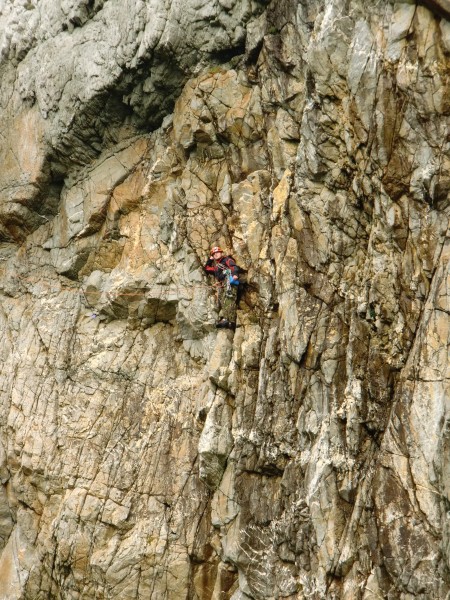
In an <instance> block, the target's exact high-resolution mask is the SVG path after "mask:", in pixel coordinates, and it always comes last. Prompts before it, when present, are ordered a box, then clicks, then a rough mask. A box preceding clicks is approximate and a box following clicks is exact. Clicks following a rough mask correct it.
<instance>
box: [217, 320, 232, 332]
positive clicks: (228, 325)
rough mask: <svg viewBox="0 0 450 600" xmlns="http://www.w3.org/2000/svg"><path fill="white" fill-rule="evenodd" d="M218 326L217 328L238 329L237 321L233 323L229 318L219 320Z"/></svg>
mask: <svg viewBox="0 0 450 600" xmlns="http://www.w3.org/2000/svg"><path fill="white" fill-rule="evenodd" d="M216 327H217V329H233V330H234V329H236V323H232V322H231V321H229V320H228V319H220V321H218V322H217V323H216Z"/></svg>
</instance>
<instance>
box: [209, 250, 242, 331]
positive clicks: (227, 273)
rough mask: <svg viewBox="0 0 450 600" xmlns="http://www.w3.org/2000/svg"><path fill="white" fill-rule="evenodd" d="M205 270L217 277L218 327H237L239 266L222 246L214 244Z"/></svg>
mask: <svg viewBox="0 0 450 600" xmlns="http://www.w3.org/2000/svg"><path fill="white" fill-rule="evenodd" d="M205 270H206V272H207V273H208V274H210V275H214V277H215V278H216V282H217V283H216V287H217V297H218V303H219V321H218V322H217V323H216V327H218V328H222V327H223V328H226V329H236V309H237V306H236V304H237V290H238V286H239V267H238V266H237V264H236V262H235V261H234V259H233V257H231V256H225V254H224V252H223V250H222V248H220V247H219V246H213V247H212V248H211V252H210V257H209V258H208V260H207V261H206V264H205Z"/></svg>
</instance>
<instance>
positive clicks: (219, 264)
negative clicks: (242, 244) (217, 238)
mask: <svg viewBox="0 0 450 600" xmlns="http://www.w3.org/2000/svg"><path fill="white" fill-rule="evenodd" d="M227 270H229V271H230V273H231V275H239V267H238V266H237V264H236V263H235V262H234V259H233V258H232V257H231V256H222V258H221V259H220V260H217V261H216V260H214V259H213V258H208V260H207V261H206V264H205V271H206V272H207V273H209V274H210V275H214V277H215V278H216V279H217V280H219V281H223V280H224V279H225V275H226V271H227Z"/></svg>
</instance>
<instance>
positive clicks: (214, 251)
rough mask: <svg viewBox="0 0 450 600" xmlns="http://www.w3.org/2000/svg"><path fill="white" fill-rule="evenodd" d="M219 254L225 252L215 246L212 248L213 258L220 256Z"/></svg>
mask: <svg viewBox="0 0 450 600" xmlns="http://www.w3.org/2000/svg"><path fill="white" fill-rule="evenodd" d="M219 252H220V253H221V254H223V250H222V248H221V247H220V246H213V247H212V248H211V256H214V254H218V253H219Z"/></svg>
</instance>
